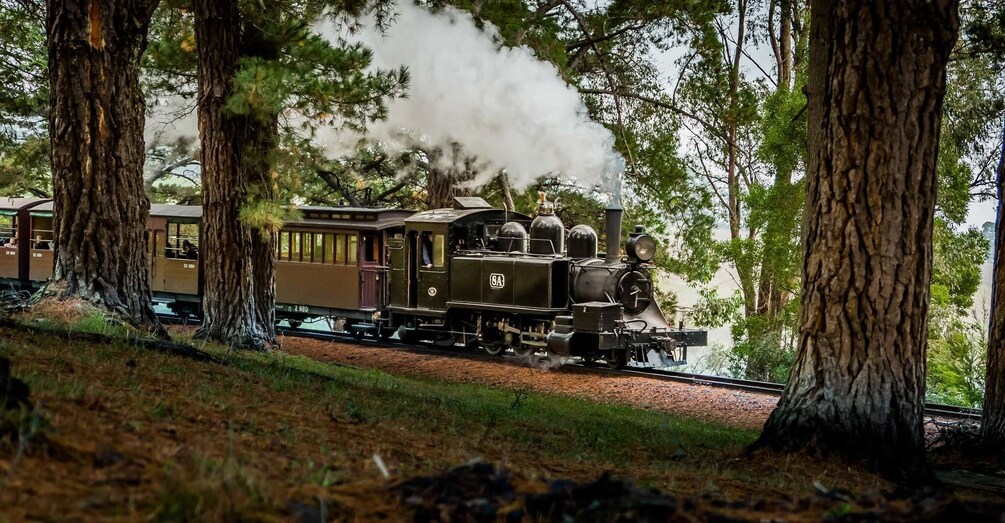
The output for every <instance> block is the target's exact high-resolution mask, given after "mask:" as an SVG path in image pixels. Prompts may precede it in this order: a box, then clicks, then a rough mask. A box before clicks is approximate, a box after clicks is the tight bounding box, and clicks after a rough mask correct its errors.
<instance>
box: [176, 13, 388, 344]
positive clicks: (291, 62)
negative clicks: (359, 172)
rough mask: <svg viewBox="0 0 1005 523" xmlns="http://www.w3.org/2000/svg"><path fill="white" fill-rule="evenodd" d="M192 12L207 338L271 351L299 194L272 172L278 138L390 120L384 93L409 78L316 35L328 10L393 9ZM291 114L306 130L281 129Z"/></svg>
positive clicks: (365, 52) (363, 52)
mask: <svg viewBox="0 0 1005 523" xmlns="http://www.w3.org/2000/svg"><path fill="white" fill-rule="evenodd" d="M194 7H195V9H194V11H195V32H196V46H197V48H198V54H199V85H200V88H199V90H200V97H199V111H200V118H199V120H200V135H201V136H200V137H201V140H202V151H201V154H202V169H203V207H204V213H203V221H204V227H203V234H204V238H203V242H204V248H203V252H204V253H205V254H204V260H205V262H204V281H205V286H204V288H205V294H204V297H203V310H204V315H205V322H204V324H203V327H202V329H201V330H200V335H201V336H203V337H206V338H209V339H216V340H219V341H223V342H226V343H229V344H231V345H235V346H244V347H255V348H261V347H264V346H268V345H270V344H271V343H273V342H274V341H275V330H274V309H275V265H274V263H275V262H274V256H275V236H276V232H277V229H278V227H279V226H280V225H281V223H282V220H283V218H285V217H286V216H285V214H284V210H283V205H282V203H283V202H284V201H285V200H286V199H288V198H289V196H290V191H289V190H288V189H287V190H285V191H284V190H283V187H282V186H281V184H280V180H279V175H278V174H277V170H276V169H275V168H274V164H275V162H276V161H277V160H276V157H277V156H280V155H281V154H280V153H281V152H282V151H280V145H281V144H283V143H290V142H294V141H295V138H291V137H289V136H286V137H284V136H283V135H294V136H296V135H297V134H298V133H303V132H306V133H308V134H309V133H310V132H311V130H312V129H314V128H316V126H319V125H345V126H351V127H354V128H362V127H364V126H365V125H366V123H367V122H368V121H370V120H372V119H375V118H382V117H383V116H384V115H385V113H386V108H385V106H384V103H383V100H384V99H385V98H387V97H390V96H397V95H400V94H401V92H402V90H403V89H404V86H405V84H406V83H407V74H406V73H405V71H404V70H398V71H378V72H368V71H367V66H368V65H369V63H370V60H371V55H370V52H369V50H367V49H365V48H364V47H362V46H359V45H347V46H344V47H336V46H333V45H332V44H330V43H329V42H328V41H326V40H325V39H323V38H321V37H320V36H318V35H316V34H313V33H312V32H311V31H310V25H309V23H310V22H313V21H314V20H315V19H317V18H320V17H322V16H333V14H332V13H335V14H337V15H341V16H347V17H349V18H350V19H351V18H353V17H358V16H360V15H362V14H363V13H365V12H373V11H374V10H375V9H378V8H381V7H384V8H386V7H387V6H386V5H383V4H376V5H374V4H370V3H367V2H361V3H359V4H353V5H352V6H351V7H352V9H351V10H350V11H348V12H347V11H345V10H344V9H345V8H346V6H344V5H342V4H338V5H334V4H332V3H329V2H320V1H314V2H311V1H307V2H288V3H287V5H285V8H283V9H277V8H276V6H274V5H270V6H269V8H268V9H266V8H265V7H264V6H259V5H257V4H247V3H242V2H236V1H234V2H230V1H225V2H206V1H197V2H196V3H195V6H194ZM382 16H383V15H382V14H381V12H379V11H378V12H377V17H378V19H383V18H382ZM221 21H223V22H221ZM221 24H222V25H224V26H226V29H221V28H220V26H221ZM287 112H294V113H295V114H296V116H297V117H299V118H300V119H302V121H303V122H304V125H303V127H304V128H305V129H290V128H283V129H280V128H279V120H280V117H281V115H284V114H286V113H287Z"/></svg>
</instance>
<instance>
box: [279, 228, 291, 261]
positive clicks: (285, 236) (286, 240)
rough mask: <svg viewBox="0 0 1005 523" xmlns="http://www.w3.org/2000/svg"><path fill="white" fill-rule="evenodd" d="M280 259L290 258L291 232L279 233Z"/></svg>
mask: <svg viewBox="0 0 1005 523" xmlns="http://www.w3.org/2000/svg"><path fill="white" fill-rule="evenodd" d="M279 259H280V260H289V259H290V233H288V232H281V233H279Z"/></svg>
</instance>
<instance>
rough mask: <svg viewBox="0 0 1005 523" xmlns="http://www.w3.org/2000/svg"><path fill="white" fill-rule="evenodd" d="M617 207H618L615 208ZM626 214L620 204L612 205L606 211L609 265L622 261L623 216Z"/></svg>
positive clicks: (607, 259)
mask: <svg viewBox="0 0 1005 523" xmlns="http://www.w3.org/2000/svg"><path fill="white" fill-rule="evenodd" d="M615 205H617V207H615ZM623 212H624V210H623V209H621V205H620V204H615V203H613V202H612V203H611V205H610V206H609V207H608V208H607V210H606V211H604V214H605V220H606V221H607V232H606V236H605V238H606V240H607V258H606V261H607V263H608V264H612V263H617V262H618V261H619V260H621V214H622V213H623Z"/></svg>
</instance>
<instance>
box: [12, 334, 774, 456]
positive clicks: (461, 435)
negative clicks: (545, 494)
mask: <svg viewBox="0 0 1005 523" xmlns="http://www.w3.org/2000/svg"><path fill="white" fill-rule="evenodd" d="M100 325H101V323H99V322H98V321H97V319H96V318H95V319H90V318H89V319H87V321H84V322H80V323H78V324H76V325H74V326H73V327H86V328H89V329H98V328H99V327H100ZM88 332H94V331H93V330H89V331H88ZM56 341H57V342H58V343H54V344H47V345H48V346H49V347H55V348H56V349H55V351H56V352H63V354H62V356H63V357H64V359H65V360H66V361H69V360H73V361H75V362H77V363H79V364H82V365H83V366H93V365H100V364H102V363H103V362H105V361H107V360H109V359H114V358H116V357H118V358H120V359H121V358H132V359H135V360H136V361H138V362H139V365H141V366H143V367H148V368H155V369H156V370H157V372H158V373H160V374H161V375H165V376H185V375H186V374H188V373H191V372H192V370H191V366H190V365H191V362H190V361H188V360H185V359H183V358H181V357H178V356H171V355H165V354H161V353H156V352H153V351H150V350H146V349H143V348H139V347H136V346H130V345H128V344H126V343H125V342H123V343H108V344H101V343H87V342H72V344H67V343H65V342H63V341H62V340H58V339H57V340H56ZM179 341H182V340H179ZM186 341H187V340H186ZM196 346H198V347H199V348H200V349H201V350H203V351H205V352H208V353H210V354H212V355H214V356H217V357H219V358H221V359H222V360H224V362H225V365H226V367H228V368H230V369H237V370H239V371H241V373H242V374H243V377H237V378H233V377H228V378H223V379H222V381H221V380H215V379H211V380H210V381H208V382H207V381H205V380H202V379H199V378H193V380H192V381H191V391H190V394H192V395H193V396H195V397H196V398H199V399H200V400H201V402H202V403H203V404H205V405H207V406H208V407H209V408H213V409H220V410H222V411H223V412H224V413H225V414H226V415H227V416H228V417H230V419H232V420H233V421H234V422H235V423H237V424H238V426H239V427H241V429H240V430H242V431H245V432H248V433H249V434H257V433H259V432H260V431H261V429H260V428H259V427H260V426H261V424H262V422H263V421H264V420H259V419H258V418H257V417H256V416H255V413H254V412H249V411H237V412H233V409H231V407H230V402H229V401H228V399H227V396H228V395H232V396H233V395H247V394H255V391H256V387H259V386H265V387H268V388H269V389H272V390H274V391H280V392H282V393H284V394H286V393H302V394H306V395H307V397H309V398H310V401H312V402H314V403H315V404H316V405H325V406H326V408H327V411H328V414H329V415H330V416H333V417H334V418H336V419H337V420H338V422H339V423H350V424H360V423H387V424H391V426H397V427H400V428H402V429H405V430H410V431H415V432H416V433H429V434H433V433H437V434H445V435H446V437H447V439H448V441H458V442H465V443H471V442H485V443H486V445H489V446H490V445H491V444H493V443H500V444H505V445H506V446H508V447H509V448H529V449H531V448H532V449H534V450H535V451H536V452H539V453H542V454H545V455H548V456H552V457H554V458H558V459H562V460H573V461H578V462H587V463H589V462H596V461H598V460H599V461H601V462H605V463H608V464H610V465H612V466H619V467H624V466H628V465H630V464H632V463H635V462H637V461H638V460H639V459H640V458H643V459H644V458H646V457H647V456H648V457H649V458H650V459H651V460H653V461H659V462H661V463H663V464H664V465H665V466H672V463H673V462H674V461H675V460H677V459H681V458H689V457H691V458H693V457H695V456H696V455H698V456H700V455H701V454H704V453H707V452H708V451H720V450H722V449H735V448H741V447H743V446H745V445H747V444H749V443H751V442H752V441H753V440H754V439H755V437H756V433H754V432H752V431H747V430H740V429H736V428H732V427H726V426H723V425H718V424H715V423H711V422H707V421H700V420H694V419H684V418H679V417H673V416H670V415H667V414H665V413H661V412H655V411H648V410H642V409H637V408H631V407H626V406H619V405H610V404H604V403H599V402H594V401H589V400H585V399H579V398H573V397H568V396H563V395H557V394H544V393H538V392H533V391H513V390H505V389H496V388H490V387H485V386H481V385H474V384H462V383H451V382H442V381H435V380H432V379H423V378H413V377H402V376H395V375H391V374H387V373H385V372H381V371H377V370H369V369H359V368H354V367H346V366H339V365H333V364H327V363H323V362H319V361H316V360H312V359H309V358H305V357H301V356H294V355H287V354H284V353H277V352H267V353H258V352H250V351H240V350H231V349H228V348H226V347H224V346H222V345H218V344H213V343H203V342H197V343H196ZM389 357H393V356H390V355H389ZM199 365H206V366H208V367H210V368H211V367H212V366H214V364H199ZM59 369H60V364H59V363H58V362H57V363H56V364H55V365H53V367H52V368H51V369H50V371H49V372H46V376H44V379H43V376H40V375H39V374H38V372H37V371H36V372H32V373H30V374H29V375H28V376H26V377H27V379H28V381H29V383H30V384H31V385H32V386H33V387H36V386H37V387H41V388H42V389H48V390H50V391H52V392H54V393H55V394H56V395H57V396H59V397H63V398H67V399H72V400H80V399H82V398H83V397H84V396H85V394H89V392H88V391H87V390H86V389H87V383H86V382H87V376H86V375H85V374H81V373H79V372H77V373H65V374H64V373H62V372H60V370H59ZM255 378H259V379H258V380H256V379H255ZM127 379H128V378H127ZM584 379H587V378H584ZM133 386H135V387H136V388H135V390H134V391H133V393H134V394H137V395H138V396H140V397H142V398H144V400H146V401H147V404H148V406H147V410H146V413H147V414H148V415H149V416H150V417H152V418H155V419H164V418H168V419H170V418H173V417H175V416H179V415H181V416H184V415H185V413H184V412H179V410H178V406H177V405H176V403H175V399H174V398H171V397H165V396H158V395H150V393H149V392H147V387H146V384H144V383H142V382H138V383H135V384H133ZM280 428H281V430H280V434H279V435H280V437H281V438H282V439H284V440H287V441H289V440H292V439H293V438H296V437H297V434H296V430H295V429H294V428H293V427H288V426H282V427H280Z"/></svg>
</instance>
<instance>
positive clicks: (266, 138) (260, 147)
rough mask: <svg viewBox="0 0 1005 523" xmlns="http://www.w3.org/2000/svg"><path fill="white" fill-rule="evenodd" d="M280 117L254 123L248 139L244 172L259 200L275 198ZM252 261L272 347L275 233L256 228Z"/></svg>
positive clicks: (260, 319) (257, 297) (263, 323)
mask: <svg viewBox="0 0 1005 523" xmlns="http://www.w3.org/2000/svg"><path fill="white" fill-rule="evenodd" d="M278 125H279V118H278V116H276V117H274V118H270V119H269V120H268V121H265V122H262V121H257V122H251V125H250V126H249V129H248V133H247V135H246V136H245V138H246V143H245V146H246V151H247V152H246V154H245V155H244V163H243V165H242V168H243V169H244V171H245V173H246V176H247V178H248V180H250V182H251V184H252V188H253V189H254V193H255V195H256V197H258V198H267V199H275V198H276V194H275V192H276V191H275V187H274V184H275V183H276V182H275V180H274V179H273V178H272V169H271V164H270V162H269V154H270V152H271V151H272V148H273V147H274V146H275V144H276V136H277V134H278ZM251 260H252V266H253V267H254V271H253V274H254V283H253V285H254V290H255V307H256V309H257V313H258V322H259V324H260V325H261V327H262V333H263V337H264V341H265V342H266V343H268V344H270V345H275V344H276V343H277V339H276V231H268V230H260V229H255V230H253V231H252V238H251Z"/></svg>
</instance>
